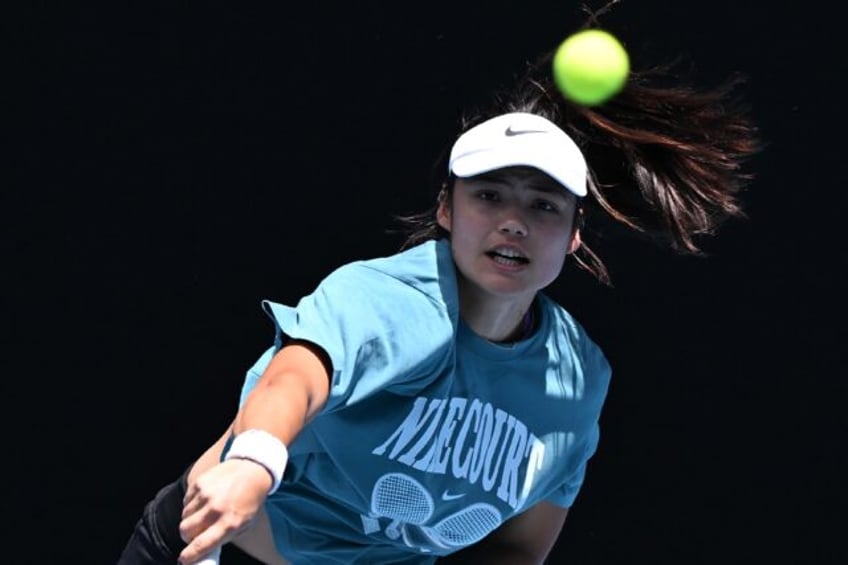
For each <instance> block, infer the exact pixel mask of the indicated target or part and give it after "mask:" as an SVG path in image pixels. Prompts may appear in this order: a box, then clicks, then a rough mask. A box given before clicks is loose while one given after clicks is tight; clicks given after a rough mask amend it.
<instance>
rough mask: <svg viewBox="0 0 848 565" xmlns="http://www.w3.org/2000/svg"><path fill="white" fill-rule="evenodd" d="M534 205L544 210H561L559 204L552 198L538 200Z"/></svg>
mask: <svg viewBox="0 0 848 565" xmlns="http://www.w3.org/2000/svg"><path fill="white" fill-rule="evenodd" d="M533 207H534V208H536V209H537V210H542V211H544V212H559V208H558V207H557V205H556V204H554V203H553V202H551V201H550V200H536V202H534V203H533Z"/></svg>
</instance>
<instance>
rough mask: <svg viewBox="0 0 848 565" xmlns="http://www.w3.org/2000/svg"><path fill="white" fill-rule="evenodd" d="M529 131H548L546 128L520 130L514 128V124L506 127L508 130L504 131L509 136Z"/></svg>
mask: <svg viewBox="0 0 848 565" xmlns="http://www.w3.org/2000/svg"><path fill="white" fill-rule="evenodd" d="M527 133H547V132H546V131H545V130H543V129H520V130H514V129H512V126H509V127H508V128H506V131H505V132H504V134H505V135H506V136H507V137H512V136H514V135H524V134H527Z"/></svg>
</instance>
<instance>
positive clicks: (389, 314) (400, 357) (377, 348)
mask: <svg viewBox="0 0 848 565" xmlns="http://www.w3.org/2000/svg"><path fill="white" fill-rule="evenodd" d="M263 308H264V309H265V311H266V312H267V313H268V314H269V315H270V316H271V318H272V319H273V320H274V323H275V327H276V340H275V345H276V347H281V346H282V345H283V344H284V343H285V341H286V340H288V339H302V340H306V341H309V342H312V343H314V344H316V345H318V346H320V347H321V348H322V349H323V350H324V351H325V352H326V353H327V355H328V356H329V359H330V362H331V364H332V371H333V374H332V380H331V388H330V398H329V399H328V402H327V404H326V406H325V411H331V410H334V409H336V408H338V407H340V406H344V405H347V404H350V403H354V402H357V401H358V400H361V399H362V398H364V397H367V396H369V395H370V394H372V393H374V392H376V391H378V390H383V389H387V388H392V389H393V390H394V391H396V392H399V393H404V389H405V387H413V388H414V387H415V386H416V385H420V383H421V382H422V381H426V380H427V379H429V378H433V377H434V376H435V375H437V374H438V373H439V371H440V370H441V368H442V367H443V366H444V363H445V360H446V355H447V354H448V352H449V351H450V348H451V347H452V343H453V339H452V338H453V326H452V324H451V320H450V317H449V315H448V312H447V309H446V308H445V306H444V304H443V303H441V302H440V301H439V300H437V299H434V297H432V296H430V295H427V294H425V293H423V292H421V291H420V290H419V289H417V288H416V287H415V286H414V285H411V284H409V283H408V282H406V281H402V280H400V279H398V278H395V277H393V276H391V275H388V274H386V273H383V272H381V271H379V270H375V269H373V268H370V267H368V266H365V265H363V264H361V263H352V264H349V265H346V266H344V267H341V268H339V269H337V270H336V271H334V272H333V273H331V274H330V275H329V276H328V277H327V278H326V279H324V280H323V281H322V282H321V284H320V285H319V286H318V288H317V289H316V290H315V291H314V292H313V293H312V294H310V295H308V296H305V297H304V298H303V299H301V300H300V301H299V303H298V304H297V306H296V307H294V308H291V307H288V306H285V305H282V304H277V303H274V302H271V301H265V302H263Z"/></svg>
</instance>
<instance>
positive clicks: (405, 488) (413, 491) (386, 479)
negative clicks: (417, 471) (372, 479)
mask: <svg viewBox="0 0 848 565" xmlns="http://www.w3.org/2000/svg"><path fill="white" fill-rule="evenodd" d="M434 508H435V507H434V505H433V497H432V496H430V493H429V492H427V489H425V488H424V486H423V485H421V483H419V482H418V481H416V480H415V479H413V478H412V477H410V476H408V475H404V474H402V473H388V474H386V475H383V476H382V477H380V478H379V479H377V482H376V483H375V484H374V490H373V491H371V515H372V517H375V518H376V517H382V518H389V519H391V523H390V524H389V525H388V527H386V536H387V537H389V538H390V539H398V538H399V537H400V527H401V524H402V523H407V524H415V525H420V524H423V523H424V522H426V521H427V520H429V519H430V517H431V516H432V515H433V510H434Z"/></svg>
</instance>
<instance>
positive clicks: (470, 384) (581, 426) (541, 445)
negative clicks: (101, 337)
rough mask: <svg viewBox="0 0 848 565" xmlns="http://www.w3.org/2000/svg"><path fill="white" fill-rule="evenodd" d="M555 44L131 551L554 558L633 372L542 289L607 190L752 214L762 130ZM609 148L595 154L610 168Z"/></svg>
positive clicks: (670, 224)
mask: <svg viewBox="0 0 848 565" xmlns="http://www.w3.org/2000/svg"><path fill="white" fill-rule="evenodd" d="M549 64H550V55H548V56H547V57H544V58H542V60H540V61H539V63H538V65H537V66H534V67H532V68H531V69H530V70H529V72H528V74H527V76H526V77H524V78H523V79H522V80H520V81H519V82H518V84H517V86H516V87H515V88H514V89H513V90H512V91H510V92H505V93H500V94H499V95H498V96H496V98H495V103H494V104H493V106H492V108H490V109H489V110H488V111H486V112H482V113H480V114H479V115H477V116H474V117H469V118H468V119H467V121H466V123H465V124H463V128H462V130H463V131H462V133H461V135H459V136H458V138H457V139H456V140H455V141H454V142H453V143H452V146H451V151H450V153H449V156H448V158H447V162H446V163H445V166H444V169H442V170H444V171H445V172H446V175H445V179H444V181H443V182H442V183H441V184H440V186H439V191H438V196H437V197H436V200H435V204H434V207H433V209H431V210H428V211H427V212H425V213H423V214H421V215H418V216H413V217H411V218H407V220H408V221H409V223H410V226H411V232H410V235H409V238H408V240H407V242H406V245H405V246H404V248H403V249H402V250H401V251H400V252H399V253H397V254H395V255H392V256H390V257H381V258H375V259H372V260H367V261H357V262H354V263H351V264H348V265H344V266H342V267H340V268H338V269H337V270H336V271H334V272H333V273H331V274H330V275H329V276H327V277H326V278H325V279H324V280H323V281H322V282H321V283H320V284H319V285H318V287H317V288H316V289H315V291H314V292H312V293H311V294H309V295H308V296H305V297H304V298H302V299H301V300H300V301H299V302H298V303H297V304H296V305H294V306H293V307H289V306H284V305H281V304H277V303H273V302H270V301H266V302H265V303H264V307H265V310H266V312H267V314H268V315H269V316H270V318H271V319H272V320H273V323H274V326H275V328H276V339H275V342H274V344H273V346H271V347H269V349H268V350H267V351H266V353H265V354H264V355H263V356H262V357H261V358H260V359H259V360H258V361H257V362H256V364H255V365H254V366H253V367H252V368H251V369H250V370H249V371H248V373H247V378H246V380H245V383H244V387H243V393H242V397H241V403H240V409H239V411H238V414H237V415H236V416H235V419H234V421H233V423H232V425H231V426H230V428H229V429H228V430H226V431H225V432H224V434H223V435H222V436H221V438H220V440H219V441H218V442H217V443H216V444H215V445H213V446H212V447H211V448H209V450H208V451H207V452H206V453H205V454H203V455H202V456H201V457H200V458H199V459H198V460H197V461H196V463H195V464H194V465H192V466H191V468H190V469H189V470H188V471H187V472H186V474H185V475H184V476H183V477H181V478H180V479H179V480H178V481H176V482H175V483H173V484H171V485H168V486H166V487H165V488H164V489H162V491H160V492H159V493H158V494H157V496H156V497H155V498H154V499H153V500H152V501H151V502H150V503H149V504H148V505H147V507H146V508H145V512H144V515H143V517H142V518H141V520H139V522H138V524H137V526H136V529H135V531H134V533H133V535H132V537H131V539H130V540H129V542H128V544H127V546H126V548H125V550H124V553H123V555H122V556H121V559H120V561H119V563H122V564H131V563H174V562H175V561H176V560H177V559H179V562H180V563H185V564H188V563H196V562H198V561H199V560H200V559H202V558H203V557H204V556H206V555H207V554H209V553H210V552H212V551H213V550H214V549H215V548H217V547H219V546H220V545H221V544H224V543H234V544H236V545H237V546H239V547H240V548H241V549H243V550H244V551H245V552H247V553H248V554H251V555H253V556H254V557H256V558H257V559H259V560H260V561H262V562H265V563H286V562H291V563H318V564H320V563H410V564H411V563H432V562H435V561H440V562H442V561H444V562H450V561H455V562H462V561H464V560H466V559H467V560H468V561H469V562H485V563H542V562H543V561H544V559H545V557H546V556H547V555H548V553H549V552H550V550H551V548H552V547H553V545H554V542H555V541H556V539H557V536H558V535H559V533H560V530H561V528H562V526H563V524H564V522H565V518H566V514H567V512H568V509H569V507H571V505H572V504H573V503H574V501H575V499H576V497H577V494H578V492H579V490H580V487H581V485H582V483H583V480H584V476H585V473H586V469H587V462H588V461H589V459H590V457H591V456H592V454H593V453H594V452H595V449H596V446H597V442H598V437H599V427H598V422H599V417H600V414H601V409H602V406H603V403H604V398H605V396H606V392H607V388H608V385H609V380H610V374H611V370H610V367H609V365H608V363H607V361H606V359H605V357H604V355H603V353H602V351H601V349H600V348H599V347H598V345H596V344H595V343H594V342H593V341H592V339H591V338H590V337H589V336H588V335H587V333H586V331H585V330H584V329H583V327H582V326H581V325H580V324H579V323H578V322H577V321H576V320H575V319H574V318H573V317H572V316H571V315H570V314H569V313H568V312H567V311H566V310H565V309H564V308H563V307H562V306H560V305H558V304H557V303H556V302H554V301H553V300H552V299H551V298H550V297H549V296H547V295H546V294H545V293H544V289H545V288H546V287H547V286H548V285H549V284H550V283H551V282H552V281H554V280H555V279H556V278H557V277H558V276H559V274H560V272H561V270H562V268H563V265H564V262H565V261H566V260H567V258H568V257H573V258H574V260H576V261H577V262H578V264H579V265H580V266H582V267H584V268H585V269H587V270H589V271H590V272H592V273H593V274H594V275H595V276H597V278H598V279H599V280H600V281H601V282H609V281H608V275H607V271H606V269H605V267H604V264H603V262H602V261H601V259H600V258H599V257H598V256H597V255H596V254H595V253H593V252H592V251H591V250H590V249H589V247H588V246H587V244H586V242H585V241H583V237H584V236H583V231H582V225H583V222H584V214H586V212H587V210H590V209H594V210H595V211H597V210H601V211H603V212H605V213H607V214H608V215H609V216H610V217H612V218H614V219H615V220H617V221H620V222H622V223H623V224H624V225H625V226H627V227H629V228H632V229H633V230H637V231H640V232H643V233H646V234H649V235H653V236H656V237H658V238H662V239H663V240H665V241H667V242H668V243H669V244H670V245H671V246H672V247H673V248H675V249H678V250H680V251H682V252H688V253H698V252H699V247H698V244H697V240H696V238H697V237H698V235H699V234H704V233H711V232H713V231H714V229H715V228H716V227H717V226H718V225H719V224H720V223H721V222H722V221H723V220H724V219H726V218H729V217H732V216H741V215H742V211H741V206H740V204H739V201H738V196H739V192H740V190H741V189H742V188H743V187H744V185H745V183H746V182H747V181H748V180H749V176H748V175H747V174H746V173H744V172H743V168H742V166H743V164H744V162H745V161H746V160H747V159H748V157H750V156H751V155H753V154H754V153H755V152H756V151H757V150H758V145H757V140H756V136H755V134H756V132H755V130H754V128H752V127H751V125H750V123H749V121H748V118H747V117H746V115H745V112H744V111H743V109H742V108H740V107H739V106H737V104H736V100H737V98H736V97H735V96H734V93H735V90H734V86H736V83H735V82H734V81H731V82H729V83H728V84H727V85H726V86H724V87H721V88H718V89H714V90H707V91H697V90H694V89H692V88H689V87H683V86H668V84H669V83H668V81H667V80H666V79H667V76H666V75H665V74H663V71H662V69H657V70H652V71H643V72H639V73H633V75H632V76H631V79H630V81H629V84H628V85H627V87H626V88H625V90H624V91H623V92H621V93H620V94H619V95H618V96H617V97H616V98H615V99H613V100H612V101H611V102H609V103H607V104H605V105H604V106H601V107H598V108H583V107H578V106H574V105H572V104H570V103H568V102H567V101H565V100H564V99H563V98H562V97H561V96H560V95H559V94H558V93H557V92H556V90H555V88H554V87H553V85H552V84H551V82H550V80H549V78H548V75H549V68H550V67H549ZM587 161H588V163H592V166H591V167H590V166H589V165H588V164H587Z"/></svg>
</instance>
